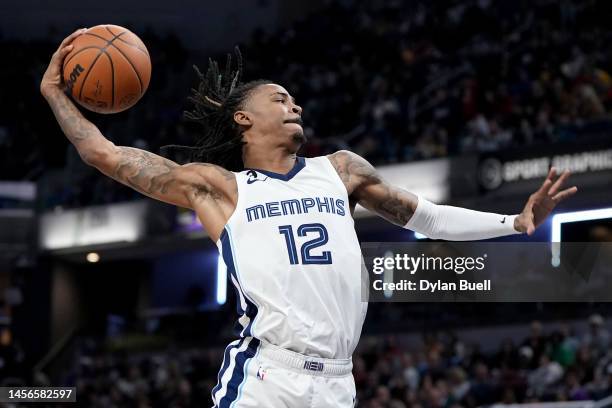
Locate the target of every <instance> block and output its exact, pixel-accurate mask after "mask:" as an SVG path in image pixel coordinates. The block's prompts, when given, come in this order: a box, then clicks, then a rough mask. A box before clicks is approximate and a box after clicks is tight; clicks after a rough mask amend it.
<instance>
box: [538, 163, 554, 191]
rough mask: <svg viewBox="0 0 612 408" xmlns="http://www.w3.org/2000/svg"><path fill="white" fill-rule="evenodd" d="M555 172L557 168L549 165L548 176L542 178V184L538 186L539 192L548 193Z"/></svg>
mask: <svg viewBox="0 0 612 408" xmlns="http://www.w3.org/2000/svg"><path fill="white" fill-rule="evenodd" d="M555 174H557V169H555V168H554V167H551V168H550V170H549V171H548V176H546V180H544V182H543V183H542V186H540V189H539V190H538V193H541V194H546V193H548V190H549V189H550V186H552V183H553V179H554V178H555Z"/></svg>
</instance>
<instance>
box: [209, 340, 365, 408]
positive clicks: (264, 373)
mask: <svg viewBox="0 0 612 408" xmlns="http://www.w3.org/2000/svg"><path fill="white" fill-rule="evenodd" d="M352 369H353V363H352V361H351V359H346V360H331V359H325V358H315V357H308V356H305V355H302V354H298V353H295V352H292V351H289V350H285V349H282V348H280V347H277V346H274V345H271V344H268V343H263V342H260V341H259V340H258V339H255V338H253V337H246V338H243V339H240V340H236V341H234V342H232V343H230V344H229V346H227V348H226V349H225V354H224V356H223V364H222V365H221V371H219V376H218V382H217V385H216V387H215V388H214V389H213V391H212V398H213V403H214V407H213V408H230V407H236V408H243V407H245V408H246V407H266V408H285V407H286V408H323V407H325V408H327V407H335V408H337V407H339V408H345V407H346V408H349V407H353V406H355V381H354V380H353V374H352Z"/></svg>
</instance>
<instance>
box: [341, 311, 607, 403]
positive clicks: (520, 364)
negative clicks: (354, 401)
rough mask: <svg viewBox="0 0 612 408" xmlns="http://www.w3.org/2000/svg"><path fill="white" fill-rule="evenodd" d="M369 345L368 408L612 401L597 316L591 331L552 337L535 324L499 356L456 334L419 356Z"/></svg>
mask: <svg viewBox="0 0 612 408" xmlns="http://www.w3.org/2000/svg"><path fill="white" fill-rule="evenodd" d="M485 340H486V339H483V340H482V342H484V341H485ZM368 343H369V342H368V341H367V339H364V340H363V341H362V346H361V352H360V353H358V354H357V356H356V357H355V358H354V370H353V374H354V376H355V382H356V384H357V390H358V396H359V401H360V404H359V406H360V407H364V408H407V407H411V408H415V407H422V408H448V407H456V408H459V407H477V406H483V405H485V406H486V405H491V404H494V403H504V404H514V403H528V402H554V401H580V400H598V399H601V398H604V397H606V396H610V395H612V348H611V347H610V346H611V345H612V343H611V339H610V333H609V331H608V330H607V329H606V328H605V325H604V319H603V318H602V317H601V316H600V315H593V316H591V317H590V319H589V330H588V331H586V332H584V333H576V332H574V331H573V330H572V328H571V327H570V326H568V325H562V326H561V327H560V328H559V329H555V330H548V331H545V330H544V328H543V326H542V324H541V323H540V322H538V321H534V322H533V323H532V324H531V329H530V334H529V336H528V337H526V338H525V339H523V340H522V341H520V342H515V341H513V340H512V339H504V340H503V341H502V342H501V343H500V344H499V345H498V346H497V350H493V351H492V352H485V351H483V348H484V347H483V345H482V344H479V343H471V342H466V341H463V340H462V339H461V338H458V337H457V336H456V335H453V334H452V333H451V334H446V335H442V336H436V335H429V336H425V337H424V341H423V345H422V347H421V348H420V349H419V350H408V349H407V348H406V347H402V346H401V343H400V342H399V341H398V340H397V339H394V338H389V337H388V338H386V339H384V340H380V339H375V340H374V341H372V342H371V344H368Z"/></svg>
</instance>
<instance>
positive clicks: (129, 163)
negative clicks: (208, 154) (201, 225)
mask: <svg viewBox="0 0 612 408" xmlns="http://www.w3.org/2000/svg"><path fill="white" fill-rule="evenodd" d="M90 164H92V165H93V166H95V167H96V168H97V169H98V170H100V171H101V172H102V173H104V174H106V175H107V176H109V177H112V178H113V179H115V180H117V181H119V182H120V183H123V184H125V185H127V186H128V187H132V188H133V189H135V190H136V191H138V192H140V193H142V194H145V195H147V196H149V197H152V198H155V199H157V200H160V201H164V202H167V203H170V204H174V205H178V206H181V207H185V208H194V206H195V205H197V203H198V202H201V201H204V200H215V201H217V200H221V199H223V198H225V197H226V196H227V192H228V191H231V188H232V185H233V184H234V185H235V184H236V181H235V176H234V174H233V173H232V172H230V171H227V170H225V169H223V168H221V167H219V166H215V165H213V164H207V163H190V164H186V165H182V166H181V165H179V164H177V163H175V162H173V161H171V160H168V159H166V158H164V157H161V156H158V155H156V154H154V153H151V152H148V151H145V150H141V149H136V148H133V147H126V146H115V145H114V144H112V143H110V142H109V145H107V147H106V148H105V149H104V150H103V151H101V152H100V151H99V152H98V153H97V157H96V158H95V159H94V160H91V161H90ZM228 182H229V183H228ZM224 184H225V185H224Z"/></svg>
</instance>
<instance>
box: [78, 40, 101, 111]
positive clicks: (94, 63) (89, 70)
mask: <svg viewBox="0 0 612 408" xmlns="http://www.w3.org/2000/svg"><path fill="white" fill-rule="evenodd" d="M103 53H104V49H103V48H100V52H99V53H98V55H96V58H94V60H93V62H92V63H91V65H90V66H89V69H88V70H87V73H86V74H85V78H83V83H82V84H81V90H80V91H79V100H80V99H81V96H82V95H83V88H85V83H86V82H87V78H88V77H89V74H90V73H91V71H92V70H93V68H94V65H96V62H98V59H99V58H100V55H102V54H103Z"/></svg>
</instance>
